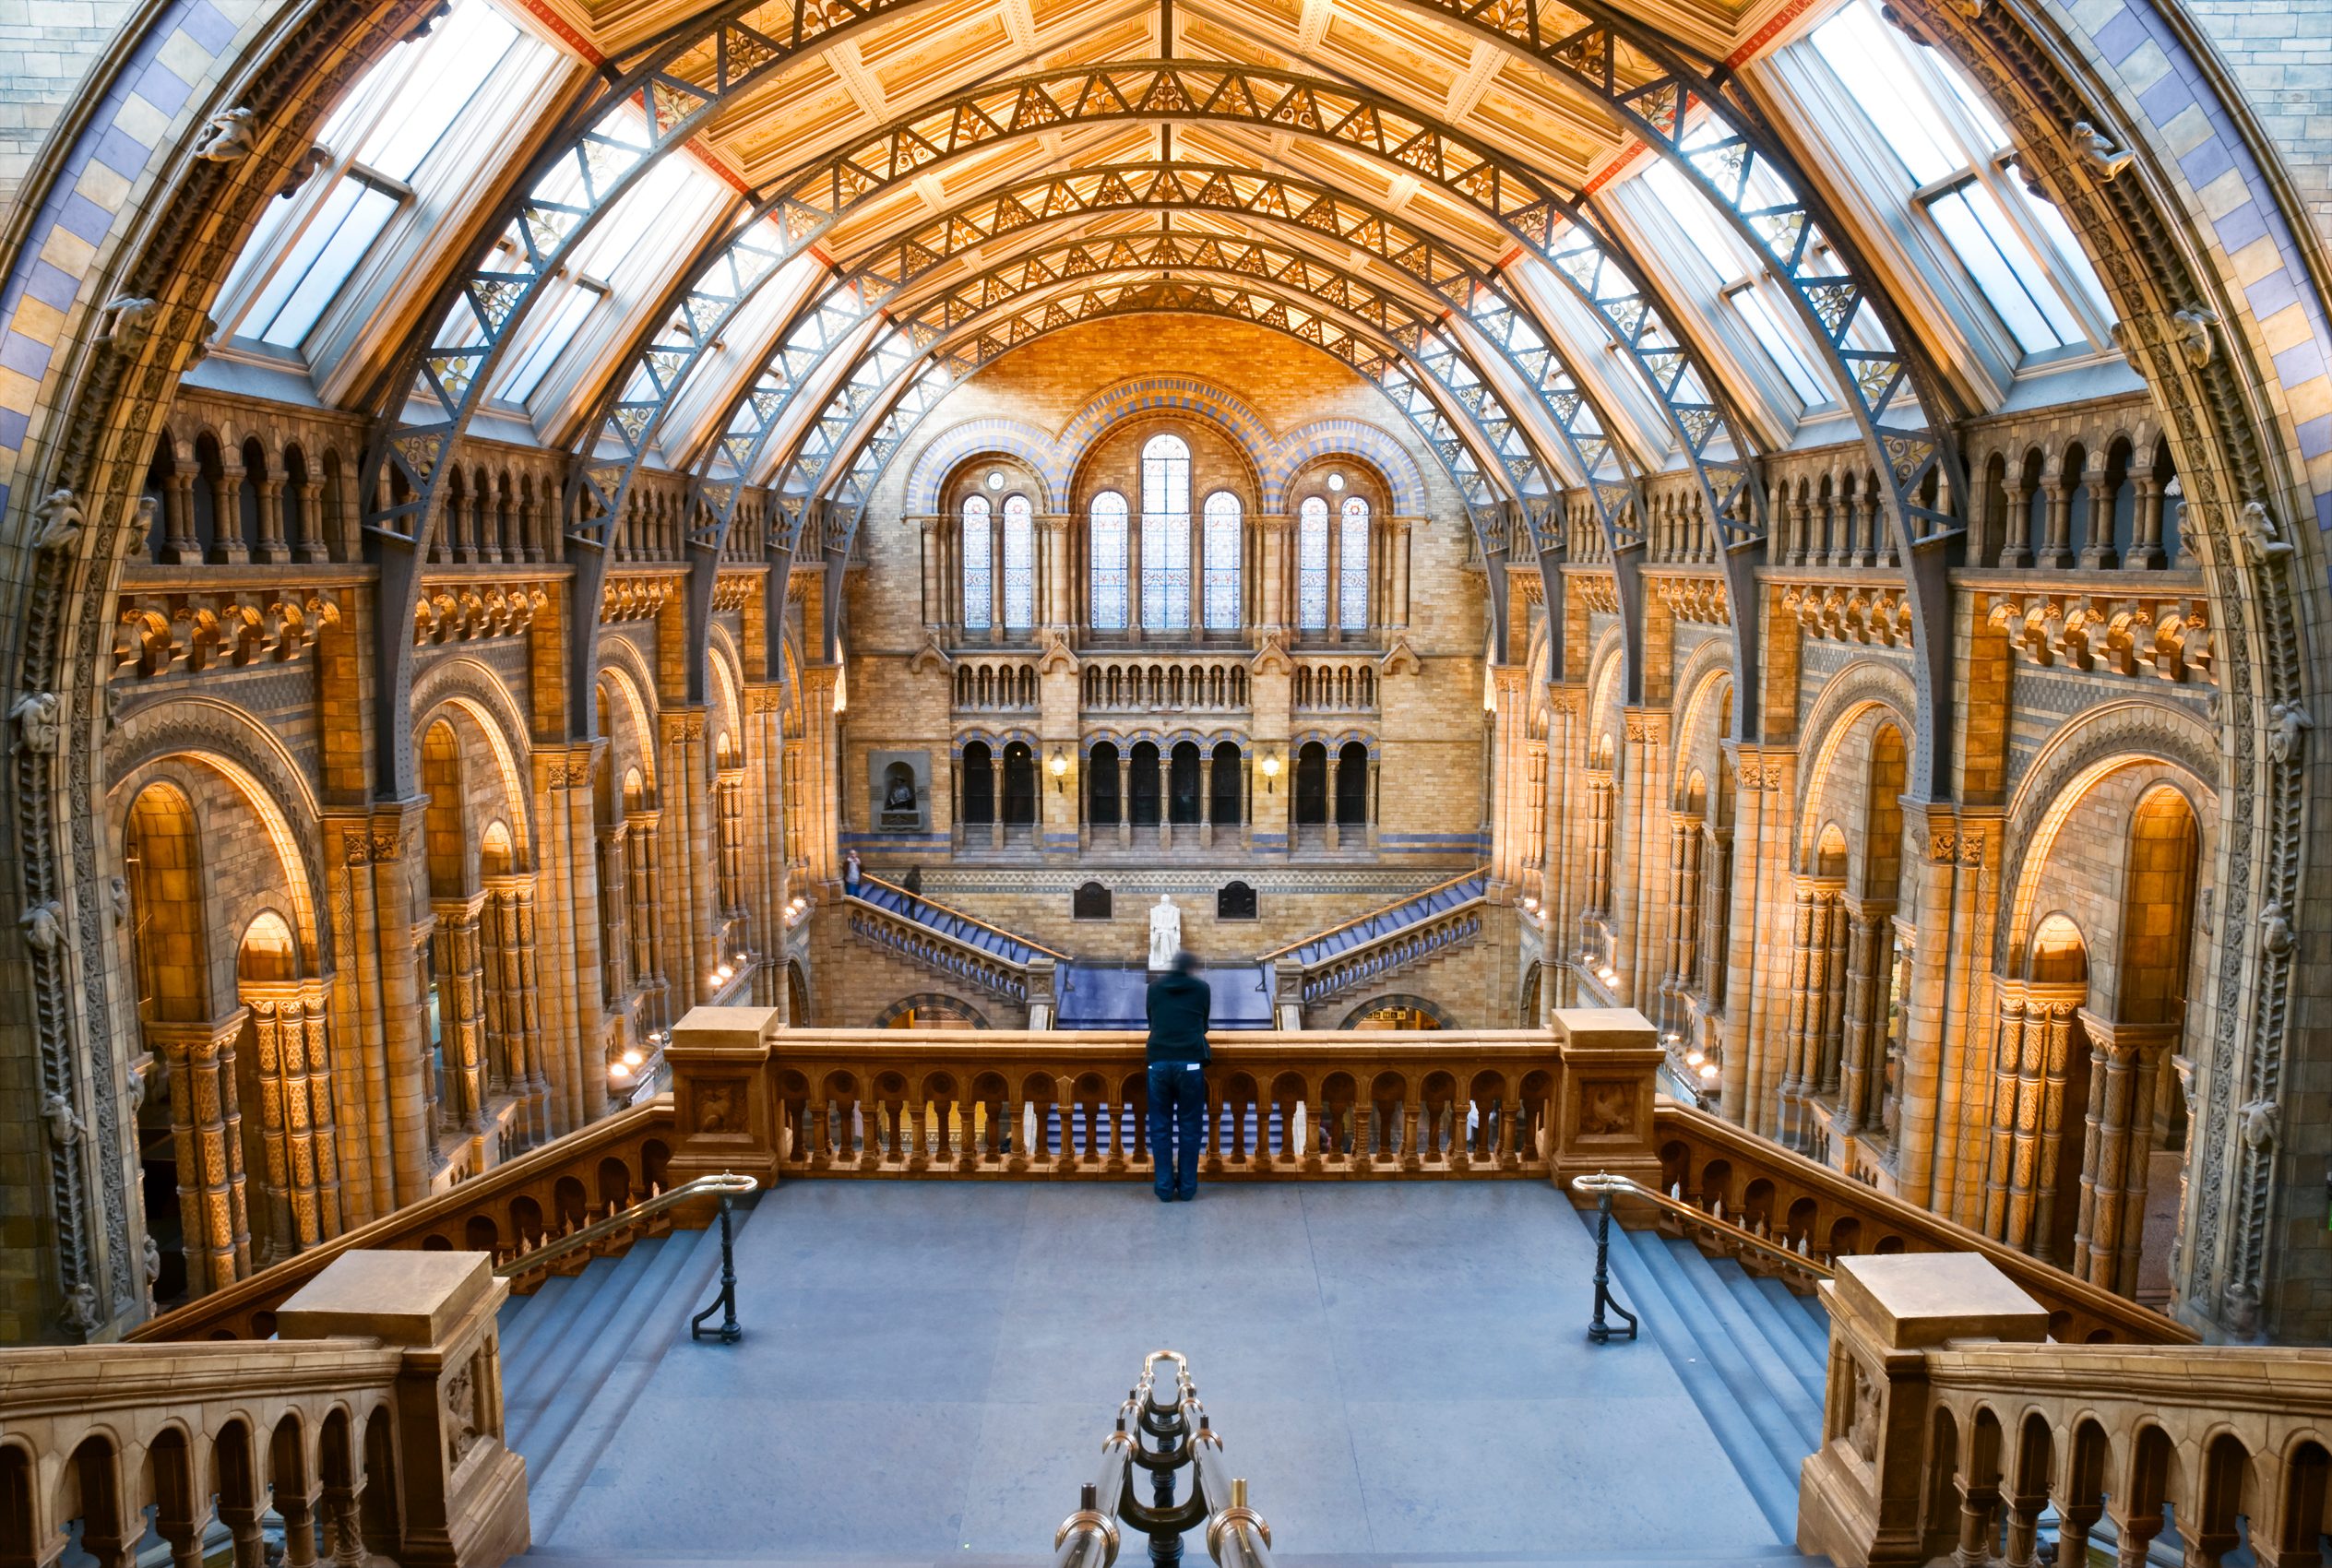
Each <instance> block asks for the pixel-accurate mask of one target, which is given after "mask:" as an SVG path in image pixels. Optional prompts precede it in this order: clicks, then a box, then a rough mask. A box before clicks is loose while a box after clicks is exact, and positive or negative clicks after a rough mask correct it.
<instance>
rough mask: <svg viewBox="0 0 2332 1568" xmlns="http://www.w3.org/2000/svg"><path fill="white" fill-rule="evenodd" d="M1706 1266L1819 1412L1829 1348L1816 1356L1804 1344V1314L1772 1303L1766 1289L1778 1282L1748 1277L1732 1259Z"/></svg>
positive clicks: (1785, 1291)
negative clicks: (1720, 1280)
mask: <svg viewBox="0 0 2332 1568" xmlns="http://www.w3.org/2000/svg"><path fill="white" fill-rule="evenodd" d="M1708 1265H1709V1266H1710V1267H1711V1268H1713V1269H1714V1270H1716V1272H1717V1276H1718V1277H1719V1278H1720V1279H1722V1280H1723V1281H1724V1282H1725V1289H1726V1290H1727V1292H1728V1293H1729V1294H1730V1295H1731V1299H1732V1301H1734V1302H1735V1303H1736V1304H1737V1305H1738V1306H1739V1307H1740V1308H1741V1310H1742V1312H1743V1313H1745V1314H1746V1315H1747V1317H1748V1319H1749V1321H1750V1322H1751V1323H1753V1324H1756V1327H1757V1332H1758V1333H1759V1334H1760V1335H1762V1336H1764V1337H1765V1342H1766V1344H1767V1346H1768V1347H1770V1348H1771V1349H1772V1350H1773V1353H1774V1354H1775V1355H1777V1356H1779V1357H1780V1358H1781V1360H1782V1362H1783V1363H1784V1364H1785V1365H1786V1366H1788V1367H1789V1369H1790V1370H1791V1372H1795V1373H1796V1374H1797V1379H1798V1383H1799V1384H1800V1385H1801V1386H1803V1388H1804V1389H1805V1391H1806V1394H1807V1396H1809V1397H1810V1398H1812V1399H1813V1401H1814V1408H1815V1409H1816V1410H1817V1411H1818V1410H1819V1409H1820V1408H1822V1385H1823V1382H1824V1379H1825V1376H1826V1371H1827V1362H1826V1358H1827V1356H1828V1354H1829V1348H1828V1346H1827V1345H1826V1344H1825V1346H1824V1347H1823V1348H1822V1350H1821V1351H1819V1352H1816V1351H1815V1350H1814V1348H1813V1347H1812V1346H1810V1345H1808V1344H1807V1343H1806V1338H1805V1336H1804V1334H1803V1331H1802V1329H1803V1324H1804V1323H1805V1314H1804V1313H1803V1312H1800V1311H1799V1310H1798V1309H1797V1308H1796V1307H1794V1306H1791V1305H1788V1304H1786V1303H1784V1302H1780V1301H1775V1300H1774V1299H1773V1297H1772V1296H1770V1295H1769V1294H1767V1291H1766V1289H1765V1287H1766V1286H1767V1285H1768V1284H1779V1281H1778V1280H1768V1279H1765V1278H1761V1277H1758V1276H1756V1275H1754V1274H1751V1273H1750V1272H1749V1271H1748V1270H1747V1269H1746V1268H1744V1267H1743V1266H1742V1265H1741V1264H1740V1263H1739V1262H1738V1261H1736V1260H1734V1259H1732V1258H1711V1259H1709V1260H1708ZM1781 1289H1782V1291H1783V1293H1784V1294H1785V1295H1786V1294H1787V1293H1788V1291H1789V1287H1788V1286H1786V1285H1784V1286H1782V1287H1781Z"/></svg>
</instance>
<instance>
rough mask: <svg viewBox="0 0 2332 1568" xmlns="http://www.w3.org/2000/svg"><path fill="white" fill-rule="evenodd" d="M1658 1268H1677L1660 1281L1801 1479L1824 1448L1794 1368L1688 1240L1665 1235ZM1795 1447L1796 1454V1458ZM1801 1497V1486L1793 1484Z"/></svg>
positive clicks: (1775, 1452)
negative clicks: (1802, 1468)
mask: <svg viewBox="0 0 2332 1568" xmlns="http://www.w3.org/2000/svg"><path fill="white" fill-rule="evenodd" d="M1658 1253H1660V1255H1658V1258H1653V1260H1651V1267H1653V1269H1672V1274H1662V1278H1660V1283H1662V1286H1665V1288H1668V1298H1670V1300H1672V1302H1677V1304H1679V1307H1684V1312H1686V1313H1691V1316H1693V1330H1695V1335H1697V1339H1700V1344H1702V1347H1705V1348H1707V1351H1709V1353H1712V1356H1717V1370H1719V1374H1721V1377H1723V1379H1726V1384H1728V1386H1731V1388H1732V1393H1735V1397H1737V1400H1740V1402H1742V1409H1744V1412H1749V1419H1752V1421H1754V1423H1756V1428H1758V1432H1763V1435H1766V1442H1767V1446H1770V1449H1772V1456H1775V1461H1777V1463H1779V1466H1781V1467H1784V1470H1789V1475H1791V1477H1796V1475H1798V1461H1803V1458H1805V1456H1807V1454H1812V1452H1814V1444H1816V1442H1821V1405H1819V1402H1816V1400H1807V1397H1805V1388H1803V1384H1798V1374H1796V1372H1791V1367H1789V1362H1784V1360H1781V1358H1779V1356H1775V1351H1772V1347H1770V1344H1766V1337H1763V1335H1761V1332H1758V1330H1756V1325H1754V1323H1752V1321H1749V1316H1746V1313H1744V1312H1742V1307H1740V1302H1737V1300H1732V1290H1728V1288H1726V1281H1723V1278H1721V1277H1719V1274H1717V1267H1714V1265H1712V1263H1709V1258H1707V1255H1705V1253H1702V1251H1700V1248H1697V1246H1693V1243H1691V1241H1682V1239H1674V1237H1660V1246H1658ZM1791 1449H1796V1452H1791ZM1791 1491H1796V1486H1791Z"/></svg>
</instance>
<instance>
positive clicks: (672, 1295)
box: [527, 1214, 750, 1538]
mask: <svg viewBox="0 0 2332 1568" xmlns="http://www.w3.org/2000/svg"><path fill="white" fill-rule="evenodd" d="M739 1218H740V1219H741V1220H742V1219H746V1218H750V1215H749V1214H741V1215H740V1216H739ZM740 1229H742V1226H740ZM668 1260H669V1266H662V1265H666V1264H667V1261H668ZM658 1264H659V1265H660V1266H659V1267H658V1268H657V1269H656V1270H655V1271H654V1274H655V1278H654V1279H653V1280H651V1281H644V1282H643V1289H641V1290H640V1291H639V1292H637V1294H639V1295H640V1296H641V1297H642V1298H643V1299H644V1301H645V1308H644V1311H643V1312H642V1313H640V1314H639V1315H638V1316H637V1318H635V1319H634V1320H633V1326H632V1327H631V1328H630V1329H629V1331H628V1332H625V1333H624V1334H623V1335H622V1337H621V1353H620V1354H619V1355H618V1356H617V1357H616V1358H615V1359H614V1360H613V1364H611V1365H610V1366H609V1367H608V1368H607V1370H606V1371H605V1372H604V1373H602V1374H601V1376H600V1378H599V1381H598V1382H597V1383H596V1384H593V1385H592V1387H591V1389H590V1391H589V1396H588V1397H587V1398H586V1399H585V1400H584V1401H583V1402H582V1403H581V1404H580V1405H578V1406H577V1408H576V1410H575V1415H574V1418H573V1420H571V1421H570V1422H569V1423H568V1424H567V1427H566V1430H565V1431H563V1432H562V1433H560V1435H559V1438H558V1441H557V1444H556V1446H555V1447H554V1448H552V1449H551V1450H549V1451H548V1452H547V1453H546V1455H545V1456H544V1458H543V1460H542V1463H541V1466H540V1467H537V1466H536V1465H535V1463H534V1460H533V1458H532V1456H531V1455H529V1460H528V1486H527V1492H528V1508H529V1512H530V1513H531V1514H532V1515H533V1518H534V1521H535V1526H534V1527H535V1528H536V1529H537V1530H538V1531H540V1532H541V1534H542V1535H543V1536H544V1537H545V1538H548V1537H550V1536H551V1535H553V1534H554V1533H555V1532H556V1530H557V1529H558V1526H559V1524H560V1522H561V1521H562V1520H564V1519H565V1516H566V1511H567V1508H568V1505H569V1504H571V1503H573V1502H574V1501H575V1494H576V1493H577V1491H581V1490H582V1488H583V1485H584V1483H585V1482H587V1481H588V1480H589V1479H590V1477H591V1472H592V1470H593V1469H594V1468H596V1467H598V1465H599V1462H600V1459H601V1455H604V1454H605V1453H606V1452H607V1448H608V1444H609V1443H611V1442H612V1441H613V1439H614V1436H615V1431H616V1429H617V1428H618V1427H619V1426H621V1425H622V1424H623V1421H624V1418H625V1416H626V1415H628V1414H629V1413H630V1412H631V1408H632V1406H633V1403H634V1402H635V1401H636V1400H637V1398H638V1397H639V1394H640V1390H641V1389H643V1388H645V1387H646V1386H647V1385H648V1378H649V1377H650V1376H652V1375H653V1374H654V1372H655V1371H656V1366H657V1363H658V1362H660V1361H661V1360H663V1359H664V1356H665V1355H666V1353H667V1352H669V1351H670V1350H671V1349H672V1347H673V1346H674V1344H675V1343H676V1342H677V1341H678V1340H679V1338H680V1336H681V1335H682V1334H683V1333H684V1331H685V1330H686V1328H687V1324H688V1320H689V1318H690V1317H692V1316H694V1315H695V1314H696V1313H697V1312H699V1311H701V1310H702V1309H703V1307H704V1305H705V1304H706V1302H708V1301H710V1300H711V1299H712V1296H713V1292H714V1290H715V1289H717V1286H718V1281H719V1277H720V1225H719V1224H718V1223H715V1224H712V1225H708V1226H707V1227H706V1228H705V1229H702V1230H697V1231H683V1232H679V1233H677V1234H674V1235H672V1236H669V1237H667V1238H665V1243H664V1256H663V1257H660V1258H659V1259H658ZM651 1284H653V1285H655V1286H656V1289H654V1290H653V1293H652V1294H650V1293H649V1291H648V1286H649V1285H651ZM580 1370H581V1369H578V1371H580Z"/></svg>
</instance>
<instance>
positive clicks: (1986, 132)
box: [1928, 49, 2008, 152]
mask: <svg viewBox="0 0 2332 1568" xmlns="http://www.w3.org/2000/svg"><path fill="white" fill-rule="evenodd" d="M1928 61H1929V63H1930V64H1932V65H1933V66H1934V67H1935V71H1936V73H1937V74H1938V75H1939V76H1941V77H1943V78H1944V82H1945V86H1947V87H1949V88H1950V89H1951V94H1952V96H1953V97H1954V98H1956V99H1957V100H1958V101H1959V108H1960V112H1961V113H1964V114H1966V115H1967V116H1968V119H1969V124H1971V125H1974V126H1975V127H1976V134H1977V137H1978V138H1979V139H1980V140H1981V141H1982V143H1983V148H1984V150H1985V151H1986V152H1997V151H1999V150H2000V149H2001V148H2004V147H2006V146H2007V145H2008V128H2007V127H2006V126H2005V125H2002V124H2001V123H2000V117H1999V116H1998V115H1996V114H1994V113H1993V112H1992V105H1991V104H1989V103H1986V102H1985V101H1984V99H1983V94H1981V93H1980V92H1978V91H1977V90H1976V87H1975V84H1974V83H1973V82H1971V81H1969V79H1968V77H1966V76H1965V75H1964V74H1963V73H1962V72H1961V71H1960V69H1959V67H1958V66H1957V65H1954V64H1952V62H1951V60H1950V58H1949V57H1948V56H1946V55H1945V54H1944V53H1941V52H1939V51H1936V50H1932V49H1931V50H1929V51H1928Z"/></svg>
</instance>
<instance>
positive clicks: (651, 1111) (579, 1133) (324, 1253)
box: [122, 1093, 672, 1341]
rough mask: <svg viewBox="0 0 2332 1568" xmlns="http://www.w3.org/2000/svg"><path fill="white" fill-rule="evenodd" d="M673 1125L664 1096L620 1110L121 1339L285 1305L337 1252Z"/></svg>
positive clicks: (403, 1241) (381, 1241)
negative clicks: (634, 1137) (223, 1316)
mask: <svg viewBox="0 0 2332 1568" xmlns="http://www.w3.org/2000/svg"><path fill="white" fill-rule="evenodd" d="M671 1125H672V1096H671V1095H670V1094H669V1093H667V1094H660V1095H658V1096H657V1097H656V1098H655V1099H650V1100H645V1101H643V1102H641V1103H640V1104H638V1105H635V1106H632V1107H630V1108H629V1109H628V1110H625V1111H618V1112H616V1113H615V1114H614V1115H613V1116H610V1117H608V1118H606V1119H605V1120H604V1121H600V1122H593V1123H589V1124H588V1125H585V1126H582V1127H578V1128H577V1129H576V1130H575V1131H574V1132H572V1133H569V1134H566V1135H565V1136H564V1137H559V1138H553V1139H552V1140H551V1141H550V1142H549V1143H546V1144H541V1145H539V1146H536V1147H534V1148H530V1149H529V1150H527V1152H526V1153H524V1154H522V1155H519V1156H518V1157H517V1158H513V1159H508V1160H505V1161H504V1162H503V1163H501V1164H500V1165H495V1166H492V1167H490V1168H488V1169H487V1170H485V1171H483V1172H482V1173H481V1174H479V1175H476V1176H472V1177H471V1178H470V1180H468V1181H467V1182H461V1183H459V1184H458V1185H456V1186H454V1187H451V1188H449V1189H447V1190H446V1191H445V1192H443V1193H439V1194H436V1195H435V1196H434V1197H429V1198H424V1199H422V1201H421V1202H420V1203H417V1204H411V1205H409V1206H406V1207H403V1208H397V1209H391V1210H390V1211H389V1212H388V1213H387V1214H384V1215H382V1216H381V1217H380V1218H377V1219H374V1220H371V1221H369V1222H367V1223H365V1224H363V1225H360V1226H358V1227H356V1228H355V1229H352V1230H344V1231H342V1232H341V1233H340V1234H339V1235H338V1236H335V1237H333V1238H332V1239H331V1240H330V1241H321V1242H318V1243H317V1244H316V1245H315V1246H313V1247H310V1248H308V1249H307V1250H306V1251H305V1252H302V1253H295V1254H294V1255H292V1256H291V1257H288V1258H285V1259H284V1260H283V1261H282V1262H281V1263H278V1264H273V1265H269V1266H268V1267H266V1268H263V1269H260V1270H258V1271H257V1272H256V1273H254V1274H251V1275H249V1276H247V1277H244V1278H242V1279H238V1280H236V1281H235V1282H234V1283H233V1284H232V1285H228V1286H224V1287H222V1288H220V1289H217V1290H213V1291H211V1292H209V1293H208V1295H202V1296H197V1297H196V1298H195V1299H194V1300H193V1301H188V1302H186V1303H184V1305H183V1306H179V1307H175V1308H173V1309H172V1310H171V1311H169V1312H166V1313H161V1315H159V1316H157V1317H153V1318H149V1319H148V1320H147V1321H146V1322H144V1323H142V1324H138V1325H137V1327H136V1328H134V1329H132V1330H130V1331H129V1333H127V1334H125V1335H124V1336H122V1337H123V1338H125V1339H128V1340H137V1341H149V1340H162V1339H175V1338H178V1337H180V1336H182V1334H184V1333H185V1332H187V1331H188V1330H189V1329H191V1330H192V1331H193V1332H195V1333H196V1334H200V1333H201V1332H202V1327H201V1325H203V1324H208V1323H215V1322H216V1320H218V1319H219V1318H220V1315H221V1314H226V1315H229V1316H232V1315H233V1314H235V1313H244V1312H248V1311H254V1310H258V1309H261V1308H271V1307H272V1304H273V1303H276V1302H280V1301H284V1300H286V1299H287V1298H289V1297H290V1296H291V1295H292V1293H293V1292H294V1291H296V1290H297V1289H299V1288H300V1287H301V1286H303V1285H304V1284H306V1283H307V1282H308V1281H309V1280H311V1279H313V1278H315V1277H316V1276H317V1275H319V1274H321V1273H323V1272H324V1268H325V1265H327V1264H329V1263H330V1262H331V1261H332V1260H333V1259H334V1258H336V1257H339V1255H340V1254H341V1253H346V1252H353V1251H356V1250H358V1249H360V1248H375V1249H376V1248H384V1247H386V1248H396V1247H399V1246H410V1245H417V1244H418V1241H416V1240H415V1238H418V1237H420V1236H422V1235H423V1234H425V1233H426V1232H427V1231H428V1230H429V1229H431V1228H432V1227H433V1226H435V1225H437V1224H438V1223H440V1222H441V1221H443V1220H446V1219H448V1218H456V1217H458V1216H460V1215H461V1214H463V1213H464V1212H467V1211H471V1210H474V1209H476V1208H477V1207H478V1206H479V1205H480V1204H481V1203H482V1202H483V1201H498V1200H499V1199H500V1198H501V1197H502V1196H503V1195H504V1194H508V1193H509V1192H511V1191H513V1190H516V1189H519V1188H523V1187H525V1186H527V1185H528V1184H529V1182H533V1181H535V1180H537V1179H538V1178H541V1177H543V1176H547V1175H549V1174H551V1173H553V1172H554V1171H557V1170H560V1169H561V1168H562V1167H565V1166H567V1165H569V1164H570V1163H572V1162H573V1161H576V1160H577V1159H580V1158H589V1154H590V1153H591V1152H593V1151H596V1150H600V1149H603V1148H605V1147H607V1146H611V1145H615V1144H621V1143H623V1142H625V1140H626V1139H628V1138H630V1137H632V1136H633V1135H634V1134H644V1133H647V1132H648V1131H651V1130H654V1129H657V1128H660V1127H662V1128H668V1127H670V1126H671Z"/></svg>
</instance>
